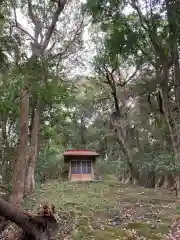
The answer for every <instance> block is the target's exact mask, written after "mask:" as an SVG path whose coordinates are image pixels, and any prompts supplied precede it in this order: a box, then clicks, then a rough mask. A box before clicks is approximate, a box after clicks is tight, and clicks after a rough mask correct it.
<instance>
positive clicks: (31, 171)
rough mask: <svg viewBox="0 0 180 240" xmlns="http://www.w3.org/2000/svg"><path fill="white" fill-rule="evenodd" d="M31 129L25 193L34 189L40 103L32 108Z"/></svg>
mask: <svg viewBox="0 0 180 240" xmlns="http://www.w3.org/2000/svg"><path fill="white" fill-rule="evenodd" d="M33 111H34V114H33V119H32V129H31V137H30V139H31V140H30V152H29V162H28V168H27V173H26V179H25V194H28V193H31V192H33V191H34V190H35V167H36V159H37V148H38V133H39V120H40V103H39V101H38V102H37V104H36V108H35V109H33Z"/></svg>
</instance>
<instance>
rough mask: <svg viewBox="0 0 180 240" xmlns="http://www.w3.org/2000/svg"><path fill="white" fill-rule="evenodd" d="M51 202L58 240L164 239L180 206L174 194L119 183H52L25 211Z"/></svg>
mask: <svg viewBox="0 0 180 240" xmlns="http://www.w3.org/2000/svg"><path fill="white" fill-rule="evenodd" d="M44 201H48V202H49V203H53V204H55V206H56V209H57V211H58V213H59V214H58V215H59V218H60V220H61V221H60V222H61V233H60V235H59V236H58V238H57V239H73V240H83V239H97V240H106V239H108V240H113V239H116V240H118V239H124V240H127V239H129V240H130V239H148V240H152V239H153V240H155V239H156V240H158V239H165V236H166V235H167V233H168V231H169V228H170V225H171V224H172V222H173V221H174V220H175V219H176V217H177V215H178V212H179V209H180V208H179V207H178V206H180V203H178V202H177V201H176V198H175V197H174V196H172V194H168V193H166V192H162V191H156V190H152V189H151V190H150V189H144V188H140V187H135V188H133V187H127V186H122V185H121V184H119V183H118V182H112V181H107V182H89V183H88V182H81V183H78V182H76V183H75V182H73V183H68V182H58V181H54V182H49V183H46V184H44V185H42V186H41V187H40V188H39V189H38V190H37V191H36V193H34V194H33V195H32V196H31V197H30V198H29V200H28V199H27V200H26V201H25V203H24V204H25V207H26V209H36V207H38V206H39V203H41V202H44Z"/></svg>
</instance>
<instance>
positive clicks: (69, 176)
mask: <svg viewBox="0 0 180 240" xmlns="http://www.w3.org/2000/svg"><path fill="white" fill-rule="evenodd" d="M68 178H69V181H70V180H71V161H70V162H69V177H68Z"/></svg>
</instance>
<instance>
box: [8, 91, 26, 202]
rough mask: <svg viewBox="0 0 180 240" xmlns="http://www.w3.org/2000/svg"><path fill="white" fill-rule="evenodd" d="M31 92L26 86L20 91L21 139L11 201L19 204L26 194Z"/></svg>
mask: <svg viewBox="0 0 180 240" xmlns="http://www.w3.org/2000/svg"><path fill="white" fill-rule="evenodd" d="M28 116H29V93H28V90H27V88H26V87H24V88H22V89H21V91H20V134H19V136H20V139H19V145H18V153H17V161H16V165H15V169H14V174H13V186H12V194H11V196H10V202H12V203H13V204H14V205H17V206H19V205H20V204H21V202H22V199H23V195H24V180H25V174H26V162H27V161H26V158H27V155H28V125H29V123H28V121H29V117H28Z"/></svg>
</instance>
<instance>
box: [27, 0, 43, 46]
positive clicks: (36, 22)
mask: <svg viewBox="0 0 180 240" xmlns="http://www.w3.org/2000/svg"><path fill="white" fill-rule="evenodd" d="M31 1H32V0H28V16H29V17H30V19H31V21H32V22H33V24H34V26H35V31H34V38H35V40H36V42H38V38H39V35H40V34H41V35H42V23H41V22H40V20H39V19H38V18H37V16H35V15H34V13H33V10H32V2H31ZM41 37H42V36H41Z"/></svg>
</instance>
